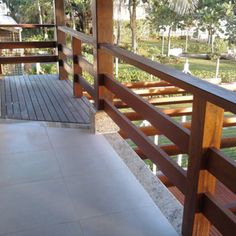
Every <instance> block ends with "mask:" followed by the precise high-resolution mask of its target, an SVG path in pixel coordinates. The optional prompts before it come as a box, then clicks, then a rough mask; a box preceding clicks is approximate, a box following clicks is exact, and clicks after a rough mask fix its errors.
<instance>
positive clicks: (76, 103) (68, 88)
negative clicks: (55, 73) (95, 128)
mask: <svg viewBox="0 0 236 236" xmlns="http://www.w3.org/2000/svg"><path fill="white" fill-rule="evenodd" d="M63 82H64V83H63V84H60V86H63V88H64V89H65V88H66V89H65V92H66V94H67V95H69V94H70V91H71V89H72V87H71V86H70V84H69V81H63ZM70 99H71V101H72V102H73V105H74V107H75V108H76V109H78V110H79V111H81V112H80V115H81V116H82V118H83V120H84V121H85V122H86V123H89V115H88V114H87V113H86V112H85V111H84V107H83V105H82V102H80V101H81V99H75V98H73V97H71V98H70Z"/></svg>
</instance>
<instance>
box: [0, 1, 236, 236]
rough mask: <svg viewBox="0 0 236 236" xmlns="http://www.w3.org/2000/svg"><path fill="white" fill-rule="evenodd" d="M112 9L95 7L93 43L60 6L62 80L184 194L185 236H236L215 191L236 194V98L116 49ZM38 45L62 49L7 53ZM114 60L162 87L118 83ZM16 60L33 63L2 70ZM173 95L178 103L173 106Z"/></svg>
mask: <svg viewBox="0 0 236 236" xmlns="http://www.w3.org/2000/svg"><path fill="white" fill-rule="evenodd" d="M112 2H113V1H107V0H99V1H98V0H97V1H92V14H93V36H88V35H85V34H83V33H80V32H77V31H75V30H72V29H70V28H68V27H66V26H65V19H64V18H63V17H62V15H61V12H64V5H63V0H58V1H55V9H56V27H57V28H56V29H57V45H58V51H59V55H58V57H59V74H60V79H67V78H68V75H72V77H73V84H74V95H75V96H77V97H81V96H83V95H84V94H85V93H84V92H86V93H87V94H88V96H89V97H90V98H91V99H92V100H93V101H94V105H95V107H96V108H97V109H100V110H105V111H106V112H107V114H109V115H110V117H111V118H112V119H113V121H114V122H116V124H117V125H118V126H119V127H120V133H121V135H122V136H123V137H125V138H129V139H131V140H132V141H133V142H134V143H135V145H136V147H135V151H136V152H137V153H138V154H139V155H140V156H141V157H142V158H148V159H150V160H152V161H153V163H155V164H156V165H157V166H158V167H159V169H160V170H161V172H162V173H163V174H164V175H165V178H166V179H167V180H168V181H170V182H171V183H173V184H174V185H175V186H176V187H177V188H178V189H179V190H180V191H181V192H182V193H183V194H184V196H185V201H184V215H183V227H182V233H183V235H186V236H189V235H209V232H210V227H211V224H213V225H214V226H215V227H216V228H217V229H218V231H220V232H221V233H222V234H223V235H234V234H235V232H236V216H235V214H234V212H235V205H234V203H232V204H230V205H228V206H225V205H223V204H221V203H220V202H219V201H218V200H217V198H216V196H215V186H216V182H217V181H220V182H221V183H222V184H223V185H225V186H226V187H227V188H228V189H229V190H230V191H231V192H232V193H234V194H236V184H235V183H236V163H235V161H233V160H232V159H230V158H229V157H227V156H226V155H225V154H224V153H223V152H222V150H221V148H224V147H235V146H236V137H231V138H222V130H223V128H224V127H231V126H236V118H235V114H236V94H235V93H234V92H231V91H228V90H226V89H224V88H221V87H219V86H217V85H213V84H210V83H208V82H205V81H202V80H200V79H197V78H194V77H193V76H190V75H186V74H183V73H181V72H179V71H177V70H175V69H171V68H168V67H166V66H164V65H161V64H160V63H157V62H154V61H152V60H149V59H146V58H144V57H141V56H139V55H137V54H134V53H132V52H129V51H127V50H124V49H121V48H119V47H117V46H114V45H113V44H112V43H113V18H112V12H113V3H112ZM18 26H19V25H18ZM21 27H28V28H34V27H38V26H36V25H27V26H24V25H21ZM68 36H69V37H71V45H69V46H68V44H67V43H68V42H67V40H66V37H68ZM83 43H85V44H89V45H90V46H92V47H93V63H90V62H89V61H88V60H86V58H85V57H83V54H82V44H83ZM1 45H2V46H1ZM36 46H37V47H44V46H47V47H48V46H52V47H54V46H55V42H44V43H42V44H41V43H38V42H31V43H21V45H20V44H14V43H12V44H11V45H10V44H5V43H2V44H1V43H0V47H2V48H6V47H8V48H10V49H12V48H15V47H17V48H18V47H23V48H24V47H36ZM114 57H117V58H119V59H120V60H122V61H124V62H126V63H127V64H130V65H132V66H134V67H136V68H138V69H140V70H142V71H145V72H147V73H148V74H150V75H152V76H154V77H156V79H157V81H156V82H150V83H149V82H139V83H135V84H133V83H125V84H122V83H120V82H118V81H117V80H115V79H114V77H113V70H114V63H113V62H114ZM54 59H55V60H57V58H56V57H55V58H50V61H53V60H54ZM4 60H5V61H4ZM11 60H12V62H14V63H16V62H19V63H20V62H27V61H32V60H33V58H32V57H31V58H30V59H22V58H21V59H17V58H13V59H2V58H0V64H1V63H3V62H4V63H10V62H11ZM37 60H39V58H37ZM35 61H36V59H35ZM70 61H71V62H72V63H71V64H70ZM83 71H86V72H87V73H89V74H90V75H91V76H92V77H93V78H94V83H93V85H91V84H90V83H88V82H87V81H86V80H85V78H84V77H83ZM168 94H171V95H172V96H170V97H169V98H168V99H167V98H166V95H168ZM181 95H184V96H181ZM186 103H188V104H189V107H187V108H171V109H166V108H165V109H163V108H162V109H160V106H162V105H170V104H186ZM123 108H125V109H123ZM130 109H131V110H130ZM226 113H227V115H230V117H228V116H227V117H226V116H225V114H226ZM182 115H188V116H189V117H191V121H187V122H183V123H180V122H177V121H176V119H174V117H178V116H182ZM140 120H147V121H148V122H149V123H150V125H149V126H148V127H141V128H140V127H138V125H137V124H136V123H135V122H134V121H140ZM156 134H158V135H164V136H165V137H166V138H168V140H169V141H170V142H169V144H167V145H162V146H161V145H156V144H155V143H154V142H153V141H152V140H151V139H150V137H149V136H153V135H156ZM235 136H236V135H235ZM178 154H186V155H187V161H188V165H187V168H186V169H184V168H182V167H181V166H179V165H178V164H177V163H176V162H175V161H174V160H173V158H172V156H174V155H178Z"/></svg>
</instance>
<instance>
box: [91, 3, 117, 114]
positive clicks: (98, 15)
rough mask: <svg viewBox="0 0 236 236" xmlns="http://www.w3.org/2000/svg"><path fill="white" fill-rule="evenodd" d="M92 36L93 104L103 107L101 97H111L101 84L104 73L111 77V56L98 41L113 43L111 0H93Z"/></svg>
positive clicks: (99, 107) (98, 107)
mask: <svg viewBox="0 0 236 236" xmlns="http://www.w3.org/2000/svg"><path fill="white" fill-rule="evenodd" d="M92 15H93V36H94V38H95V41H96V48H95V50H94V70H95V72H96V78H95V82H94V87H95V93H96V94H95V106H96V108H97V109H98V110H101V109H103V98H110V99H112V95H111V94H109V93H110V92H109V91H108V90H107V89H106V88H105V87H104V86H103V85H104V76H103V75H104V74H107V75H109V77H113V56H112V55H110V54H108V53H106V52H105V51H104V50H102V49H100V48H99V44H100V43H110V44H113V0H93V2H92Z"/></svg>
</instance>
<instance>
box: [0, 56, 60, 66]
mask: <svg viewBox="0 0 236 236" xmlns="http://www.w3.org/2000/svg"><path fill="white" fill-rule="evenodd" d="M57 61H58V56H54V55H43V56H42V55H40V56H16V57H15V56H14V57H0V64H17V63H37V62H57Z"/></svg>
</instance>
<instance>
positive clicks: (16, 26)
mask: <svg viewBox="0 0 236 236" xmlns="http://www.w3.org/2000/svg"><path fill="white" fill-rule="evenodd" d="M53 27H55V25H54V24H0V28H23V29H35V28H53Z"/></svg>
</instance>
